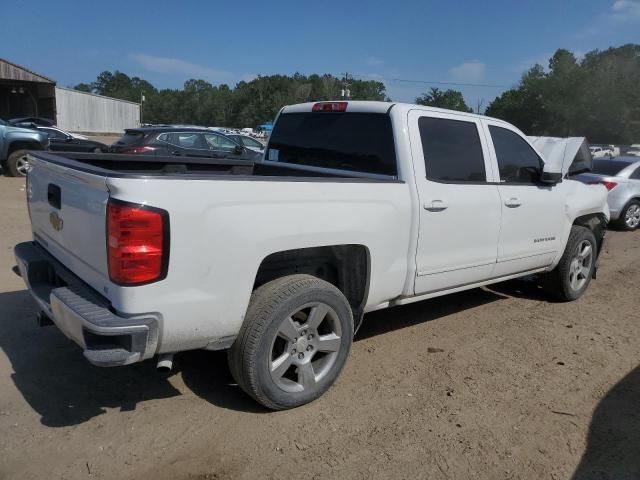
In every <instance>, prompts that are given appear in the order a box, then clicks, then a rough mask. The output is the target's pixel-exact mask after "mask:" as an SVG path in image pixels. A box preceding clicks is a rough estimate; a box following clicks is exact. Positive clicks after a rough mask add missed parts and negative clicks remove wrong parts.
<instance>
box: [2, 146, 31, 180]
mask: <svg viewBox="0 0 640 480" xmlns="http://www.w3.org/2000/svg"><path fill="white" fill-rule="evenodd" d="M7 170H8V172H9V175H11V176H12V177H25V176H26V175H27V171H28V170H29V159H28V158H27V150H16V151H15V152H13V153H11V154H10V155H9V158H7Z"/></svg>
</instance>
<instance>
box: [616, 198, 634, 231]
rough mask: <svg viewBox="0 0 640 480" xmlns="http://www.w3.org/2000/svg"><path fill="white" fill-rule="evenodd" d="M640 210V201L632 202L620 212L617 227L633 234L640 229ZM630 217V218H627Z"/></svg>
mask: <svg viewBox="0 0 640 480" xmlns="http://www.w3.org/2000/svg"><path fill="white" fill-rule="evenodd" d="M639 210H640V201H638V200H635V199H634V200H631V201H630V202H629V203H627V205H626V206H625V207H624V208H623V209H622V212H620V217H619V218H618V220H616V227H617V228H618V229H620V230H625V231H627V232H632V231H633V230H635V229H636V228H638V227H640V223H638V217H637V213H636V212H638V211H639ZM628 215H629V218H627V216H628Z"/></svg>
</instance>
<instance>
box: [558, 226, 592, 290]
mask: <svg viewBox="0 0 640 480" xmlns="http://www.w3.org/2000/svg"><path fill="white" fill-rule="evenodd" d="M597 251H598V247H597V243H596V237H595V235H594V234H593V232H592V231H591V230H589V229H588V228H585V227H580V226H577V225H574V226H573V227H571V233H570V234H569V240H568V241H567V246H566V247H565V250H564V253H563V255H562V258H561V259H560V262H559V263H558V265H557V266H556V268H555V269H553V271H551V272H549V273H548V274H547V282H546V284H547V289H548V291H549V293H550V294H551V295H553V296H554V297H555V298H556V299H558V300H560V301H563V302H569V301H572V300H577V299H578V298H580V297H581V296H582V294H583V293H584V292H585V290H586V289H587V287H588V286H589V283H590V282H591V278H592V277H593V270H594V269H595V266H596V258H597Z"/></svg>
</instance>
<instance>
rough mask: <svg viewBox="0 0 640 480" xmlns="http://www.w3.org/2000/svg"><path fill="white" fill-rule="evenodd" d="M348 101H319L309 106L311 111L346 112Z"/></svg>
mask: <svg viewBox="0 0 640 480" xmlns="http://www.w3.org/2000/svg"><path fill="white" fill-rule="evenodd" d="M347 103H348V102H320V103H315V104H314V105H313V107H312V108H311V111H312V112H346V111H347Z"/></svg>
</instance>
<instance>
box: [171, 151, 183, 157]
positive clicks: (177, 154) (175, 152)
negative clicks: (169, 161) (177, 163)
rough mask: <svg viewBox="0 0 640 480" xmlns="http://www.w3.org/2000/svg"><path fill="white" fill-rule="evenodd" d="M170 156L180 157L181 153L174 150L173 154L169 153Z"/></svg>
mask: <svg viewBox="0 0 640 480" xmlns="http://www.w3.org/2000/svg"><path fill="white" fill-rule="evenodd" d="M171 155H175V156H176V157H177V156H179V155H182V152H180V151H178V150H174V151H173V152H171Z"/></svg>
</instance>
